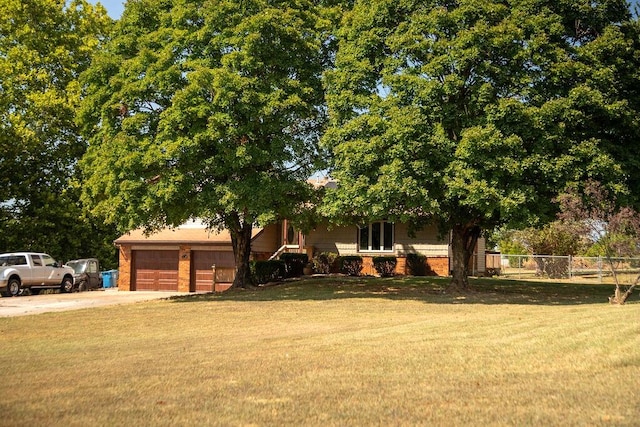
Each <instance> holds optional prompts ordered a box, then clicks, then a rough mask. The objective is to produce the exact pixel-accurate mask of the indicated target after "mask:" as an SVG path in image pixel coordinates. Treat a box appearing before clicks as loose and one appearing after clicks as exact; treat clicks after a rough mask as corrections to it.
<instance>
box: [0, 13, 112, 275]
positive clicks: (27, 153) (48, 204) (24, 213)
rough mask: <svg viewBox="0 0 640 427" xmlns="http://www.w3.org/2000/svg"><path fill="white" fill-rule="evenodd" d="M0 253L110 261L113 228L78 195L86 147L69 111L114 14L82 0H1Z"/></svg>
mask: <svg viewBox="0 0 640 427" xmlns="http://www.w3.org/2000/svg"><path fill="white" fill-rule="evenodd" d="M0 10H2V19H0V75H1V76H2V77H1V83H0V170H1V171H2V173H1V174H0V188H2V193H1V195H0V252H5V251H16V250H33V251H42V252H48V253H49V254H51V255H52V256H53V257H54V258H56V259H58V260H64V261H67V260H69V259H72V258H79V257H88V256H96V257H99V258H100V259H101V261H102V262H104V264H105V265H106V266H107V267H113V266H114V265H117V264H116V263H117V261H116V258H115V255H116V251H115V248H114V247H113V243H112V242H113V240H114V239H115V237H116V233H115V228H114V227H109V226H105V225H104V224H103V220H102V219H100V218H96V217H93V216H91V215H88V214H87V213H86V212H85V211H84V210H83V207H82V206H81V205H80V202H79V189H78V188H77V186H75V185H74V181H75V180H77V177H78V175H77V170H76V165H77V162H78V160H79V158H80V157H81V156H82V154H83V153H84V152H85V149H86V141H84V140H83V139H82V138H81V137H80V136H79V129H78V126H77V125H76V123H75V114H76V111H77V109H78V107H79V104H80V101H81V90H80V85H79V83H78V75H79V74H80V73H81V72H82V71H83V70H85V69H86V68H87V67H88V66H89V63H90V61H91V57H92V55H93V54H94V53H95V52H96V50H98V49H99V48H100V46H101V41H102V40H103V39H104V38H105V37H106V35H107V34H108V32H109V30H110V28H111V20H110V19H109V18H108V16H107V15H106V12H105V10H104V9H103V8H102V7H95V6H93V5H92V4H90V3H89V2H87V1H84V0H74V1H70V2H61V1H55V0H24V1H11V0H0Z"/></svg>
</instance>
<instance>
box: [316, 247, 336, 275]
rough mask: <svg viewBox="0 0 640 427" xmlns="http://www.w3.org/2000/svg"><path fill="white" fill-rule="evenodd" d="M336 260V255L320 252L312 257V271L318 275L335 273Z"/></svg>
mask: <svg viewBox="0 0 640 427" xmlns="http://www.w3.org/2000/svg"><path fill="white" fill-rule="evenodd" d="M337 259H338V254H337V253H335V252H320V253H319V254H316V255H314V257H313V260H312V263H313V270H314V271H315V272H316V273H319V274H329V273H335V272H337V271H338V268H337V267H336V261H337Z"/></svg>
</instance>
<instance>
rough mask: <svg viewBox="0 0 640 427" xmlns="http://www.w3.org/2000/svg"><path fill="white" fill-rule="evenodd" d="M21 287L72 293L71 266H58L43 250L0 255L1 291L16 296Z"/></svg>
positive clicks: (3, 293)
mask: <svg viewBox="0 0 640 427" xmlns="http://www.w3.org/2000/svg"><path fill="white" fill-rule="evenodd" d="M23 289H30V290H31V291H32V292H34V291H35V292H37V291H38V290H40V289H60V291H61V292H72V291H73V290H74V283H73V268H71V267H67V266H63V265H59V264H58V263H57V262H56V261H55V260H54V259H53V258H52V257H51V256H49V255H47V254H42V253H36V252H14V253H8V254H0V293H2V295H8V296H16V295H19V294H20V292H21V291H22V290H23Z"/></svg>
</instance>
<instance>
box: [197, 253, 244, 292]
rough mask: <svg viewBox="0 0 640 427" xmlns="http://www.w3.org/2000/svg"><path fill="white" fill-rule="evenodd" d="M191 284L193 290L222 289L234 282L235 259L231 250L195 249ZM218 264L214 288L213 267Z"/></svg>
mask: <svg viewBox="0 0 640 427" xmlns="http://www.w3.org/2000/svg"><path fill="white" fill-rule="evenodd" d="M192 260H193V264H192V269H191V272H192V275H191V284H192V286H194V285H195V289H193V288H192V289H191V290H192V291H205V292H211V291H220V290H223V289H226V288H227V287H229V285H231V282H233V278H234V273H235V261H234V258H233V252H231V251H204V250H202V251H193V252H192ZM213 265H215V266H216V289H213V269H212V266H213Z"/></svg>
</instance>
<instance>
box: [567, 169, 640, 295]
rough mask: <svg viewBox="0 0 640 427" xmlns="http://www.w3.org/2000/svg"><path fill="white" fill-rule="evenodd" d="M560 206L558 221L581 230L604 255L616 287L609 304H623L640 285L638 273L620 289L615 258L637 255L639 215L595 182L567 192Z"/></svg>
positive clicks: (638, 248)
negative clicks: (619, 203) (576, 226)
mask: <svg viewBox="0 0 640 427" xmlns="http://www.w3.org/2000/svg"><path fill="white" fill-rule="evenodd" d="M559 202H560V206H561V212H560V219H561V220H562V221H563V222H564V223H566V224H570V225H571V226H575V224H577V225H578V226H581V227H582V230H583V234H584V235H585V236H588V237H589V238H590V239H592V240H593V242H594V243H597V244H598V246H599V248H600V249H601V250H602V251H603V252H604V258H605V259H606V261H607V264H608V265H609V268H610V269H611V273H612V274H613V278H614V281H615V286H616V287H615V292H614V295H613V296H611V297H610V298H609V301H610V302H611V303H612V304H624V303H625V302H626V300H627V299H628V298H629V296H630V295H631V292H632V291H633V289H634V288H635V287H636V285H637V284H638V282H639V281H640V273H638V275H637V277H636V280H635V281H634V282H633V284H631V285H630V286H628V287H623V286H622V285H621V284H620V282H619V280H618V272H617V265H616V262H615V260H614V258H616V257H620V256H626V257H633V256H638V255H640V214H639V213H638V212H637V211H635V210H634V209H633V208H631V207H629V206H622V207H621V206H619V205H618V201H617V199H616V197H615V196H613V195H611V194H610V193H609V191H608V190H607V189H606V187H604V186H603V185H602V184H601V183H599V182H597V181H587V182H586V183H585V184H584V186H582V187H570V188H568V189H567V191H566V192H565V193H564V194H562V195H561V196H560V197H559Z"/></svg>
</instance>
